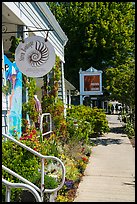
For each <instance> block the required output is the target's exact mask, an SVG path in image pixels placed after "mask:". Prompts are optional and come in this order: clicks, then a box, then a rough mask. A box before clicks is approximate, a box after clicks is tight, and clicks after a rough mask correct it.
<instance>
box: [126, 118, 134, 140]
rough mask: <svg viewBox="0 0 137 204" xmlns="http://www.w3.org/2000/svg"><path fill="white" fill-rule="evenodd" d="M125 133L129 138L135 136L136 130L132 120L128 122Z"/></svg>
mask: <svg viewBox="0 0 137 204" xmlns="http://www.w3.org/2000/svg"><path fill="white" fill-rule="evenodd" d="M125 133H126V134H127V135H128V137H129V138H132V137H134V136H135V130H134V127H133V124H132V123H130V122H128V123H126V126H125Z"/></svg>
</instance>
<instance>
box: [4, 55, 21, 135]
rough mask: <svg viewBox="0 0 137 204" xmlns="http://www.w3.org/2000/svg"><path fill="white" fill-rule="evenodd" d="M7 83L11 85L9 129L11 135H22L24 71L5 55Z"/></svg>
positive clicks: (8, 114)
mask: <svg viewBox="0 0 137 204" xmlns="http://www.w3.org/2000/svg"><path fill="white" fill-rule="evenodd" d="M4 64H5V77H6V84H7V85H8V86H9V89H8V90H9V91H8V94H9V104H8V107H9V110H8V113H7V117H8V130H9V134H10V135H11V136H15V135H17V136H18V138H20V137H21V121H22V73H21V72H20V71H19V69H18V67H17V65H16V63H15V62H13V63H12V62H11V61H10V60H9V59H8V58H7V57H6V55H4Z"/></svg>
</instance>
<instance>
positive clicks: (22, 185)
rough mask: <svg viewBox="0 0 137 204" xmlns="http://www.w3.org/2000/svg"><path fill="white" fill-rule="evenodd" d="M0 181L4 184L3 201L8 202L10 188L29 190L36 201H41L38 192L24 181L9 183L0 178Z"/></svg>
mask: <svg viewBox="0 0 137 204" xmlns="http://www.w3.org/2000/svg"><path fill="white" fill-rule="evenodd" d="M2 183H4V185H5V186H6V196H5V198H6V199H5V202H10V195H11V188H23V189H27V190H29V191H30V192H31V193H32V194H33V195H34V197H35V199H36V201H37V202H42V200H41V198H40V195H39V194H38V192H37V191H36V190H35V189H34V188H33V187H32V186H30V185H28V184H25V183H11V182H9V181H7V180H5V179H3V178H2Z"/></svg>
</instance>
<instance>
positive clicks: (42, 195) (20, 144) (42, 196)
mask: <svg viewBox="0 0 137 204" xmlns="http://www.w3.org/2000/svg"><path fill="white" fill-rule="evenodd" d="M2 135H3V136H4V137H5V138H6V139H9V140H11V141H13V142H15V143H16V144H18V145H19V146H21V147H23V148H24V149H26V150H28V151H29V152H31V153H32V154H34V155H36V156H37V157H39V158H40V159H41V188H38V187H37V186H36V185H34V184H33V183H31V182H30V181H28V180H27V179H25V178H23V177H22V176H20V175H18V174H17V173H15V172H13V171H12V170H10V169H8V168H7V167H5V166H4V165H2V168H3V169H4V170H6V171H7V172H9V173H10V174H12V175H13V176H15V177H17V178H18V179H20V180H22V181H23V182H25V183H27V184H28V185H30V186H31V187H32V188H34V189H35V190H37V191H38V192H40V198H41V200H42V202H43V199H44V193H53V194H54V195H56V194H57V191H58V190H60V189H61V188H62V187H63V185H64V182H65V166H64V164H63V162H62V161H61V160H60V159H59V158H57V157H54V156H45V155H42V154H40V153H39V152H37V151H35V150H33V149H32V148H30V147H28V146H26V145H25V144H23V143H21V142H19V141H18V140H16V139H15V138H13V137H12V136H9V135H7V134H4V133H2ZM45 159H46V160H50V159H51V160H55V161H57V162H59V163H60V165H61V169H62V175H61V182H60V185H58V187H57V188H54V189H44V167H45V166H44V162H45ZM50 202H54V196H53V195H51V198H50Z"/></svg>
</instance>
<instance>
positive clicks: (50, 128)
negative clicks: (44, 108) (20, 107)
mask: <svg viewBox="0 0 137 204" xmlns="http://www.w3.org/2000/svg"><path fill="white" fill-rule="evenodd" d="M45 116H46V122H47V116H48V117H49V131H48V132H45V133H43V118H44V117H45ZM40 132H41V134H42V141H43V136H45V135H48V134H50V133H52V119H51V114H50V113H43V114H42V115H41V118H40Z"/></svg>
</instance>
